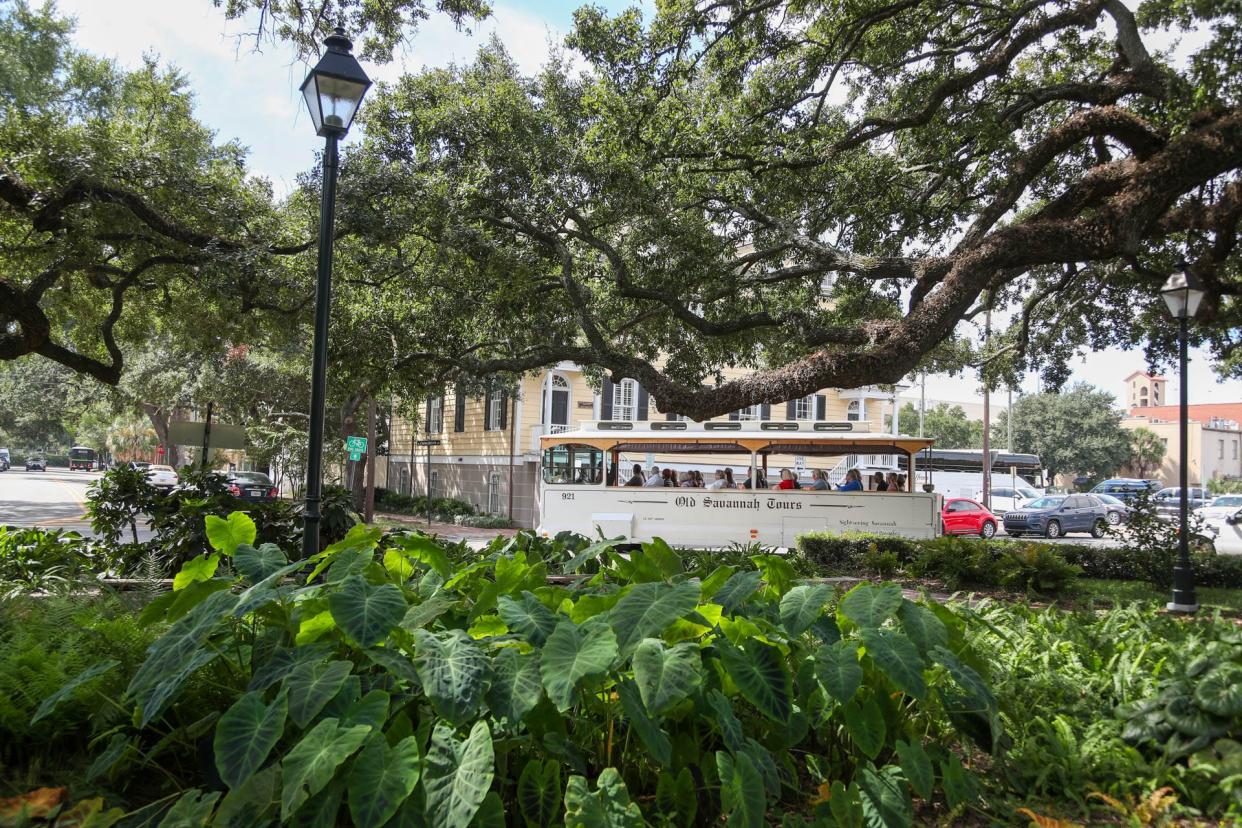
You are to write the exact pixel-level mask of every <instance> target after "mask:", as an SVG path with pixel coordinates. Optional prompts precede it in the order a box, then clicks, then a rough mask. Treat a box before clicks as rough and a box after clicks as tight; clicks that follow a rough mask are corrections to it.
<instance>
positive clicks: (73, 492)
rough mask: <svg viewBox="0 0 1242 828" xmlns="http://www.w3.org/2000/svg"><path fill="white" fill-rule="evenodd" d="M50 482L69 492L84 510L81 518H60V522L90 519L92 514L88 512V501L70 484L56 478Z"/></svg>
mask: <svg viewBox="0 0 1242 828" xmlns="http://www.w3.org/2000/svg"><path fill="white" fill-rule="evenodd" d="M48 482H50V483H55V484H56V485H57V486H60V487H61V488H62V489H64V490H65V491H66V492H68V493H69V496H70V497H71V498H73V502H74V503H76V504H78V507H79V508H80V509H82V514H80V515H79V516H77V517H75V518H60V520H86V519H87V518H89V517H90V514H89V513H88V512H87V511H86V501H85V500H84V499H83V498H81V497H80V496H79V495H78V493H77V491H76V490H75V489H74V488H73V487H72V486H70V485H69V484H68V483H66V482H64V481H63V480H57V479H56V478H52V479H51V480H50V481H48Z"/></svg>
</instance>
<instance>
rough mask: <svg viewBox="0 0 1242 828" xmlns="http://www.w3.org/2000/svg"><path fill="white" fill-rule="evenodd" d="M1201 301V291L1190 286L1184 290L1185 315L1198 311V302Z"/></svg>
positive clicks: (1191, 314) (1192, 314)
mask: <svg viewBox="0 0 1242 828" xmlns="http://www.w3.org/2000/svg"><path fill="white" fill-rule="evenodd" d="M1202 301H1203V291H1201V290H1195V289H1194V288H1190V289H1188V290H1187V291H1186V315H1187V316H1194V315H1195V314H1196V313H1198V312H1199V303H1200V302H1202Z"/></svg>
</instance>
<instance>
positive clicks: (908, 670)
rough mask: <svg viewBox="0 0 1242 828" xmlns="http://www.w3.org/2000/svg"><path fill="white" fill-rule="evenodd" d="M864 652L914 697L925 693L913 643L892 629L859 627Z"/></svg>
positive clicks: (920, 697)
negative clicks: (860, 628) (864, 646)
mask: <svg viewBox="0 0 1242 828" xmlns="http://www.w3.org/2000/svg"><path fill="white" fill-rule="evenodd" d="M862 639H863V643H864V644H865V645H866V646H867V655H869V656H871V657H872V658H873V659H875V663H876V664H878V665H879V666H880V669H881V670H883V671H884V674H885V675H886V676H888V678H889V680H890V681H892V682H893V684H894V685H896V687H897V689H898V690H901V691H902V692H903V693H905V694H906V695H909V696H913V697H914V698H916V699H922V698H923V697H924V696H926V695H927V683H926V682H925V681H924V680H923V659H922V658H920V657H919V651H918V650H917V649H915V647H914V643H913V642H911V641H910V639H908V638H906V637H905V636H904V635H902V634H901V633H899V632H896V631H895V630H877V629H874V628H871V627H866V628H864V629H863V631H862Z"/></svg>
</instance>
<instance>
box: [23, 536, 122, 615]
mask: <svg viewBox="0 0 1242 828" xmlns="http://www.w3.org/2000/svg"><path fill="white" fill-rule="evenodd" d="M109 562H110V561H109V558H108V557H107V554H106V550H105V549H104V548H103V545H102V544H98V543H95V542H92V541H90V540H87V539H86V538H83V537H82V536H81V535H79V534H78V533H77V532H70V531H66V530H63V529H54V530H48V529H37V528H29V529H20V528H16V527H6V526H0V598H2V597H5V596H6V595H8V596H11V595H15V594H18V593H21V592H33V591H40V592H52V591H57V590H59V589H61V588H64V587H72V586H74V585H76V584H77V583H79V582H80V581H81V580H82V579H83V578H90V577H93V576H94V575H95V574H96V572H97V571H98V570H100V569H104V568H106V567H107V566H108V564H109Z"/></svg>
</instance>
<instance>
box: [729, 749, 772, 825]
mask: <svg viewBox="0 0 1242 828" xmlns="http://www.w3.org/2000/svg"><path fill="white" fill-rule="evenodd" d="M716 770H717V772H718V773H719V775H720V801H721V808H722V810H723V811H724V813H725V814H727V815H728V818H729V820H728V825H729V826H730V828H764V818H765V817H766V816H767V811H768V798H767V793H766V792H765V790H764V787H763V778H762V777H761V776H760V775H759V770H758V768H756V767H755V763H754V762H753V761H752V760H751V758H750V756H748V755H747V754H745V753H739V754H729V753H726V752H725V751H723V750H720V751H717V752H716Z"/></svg>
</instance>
